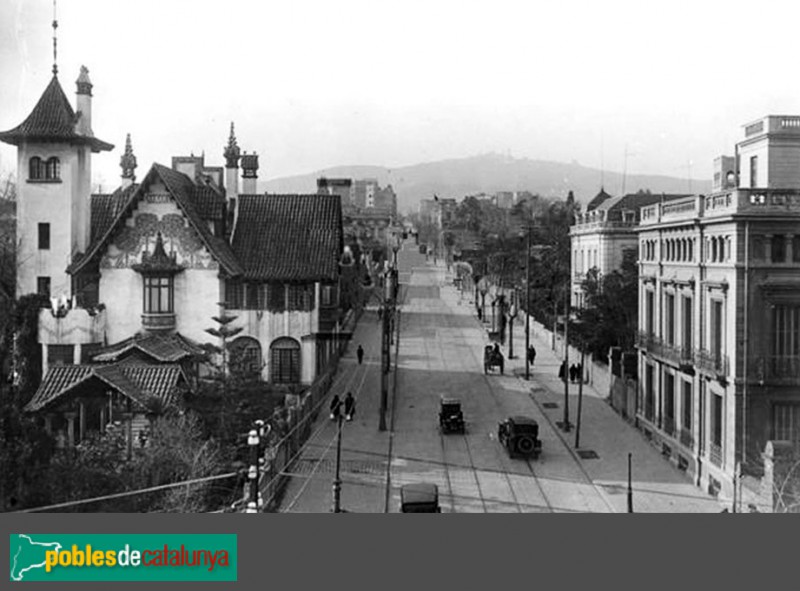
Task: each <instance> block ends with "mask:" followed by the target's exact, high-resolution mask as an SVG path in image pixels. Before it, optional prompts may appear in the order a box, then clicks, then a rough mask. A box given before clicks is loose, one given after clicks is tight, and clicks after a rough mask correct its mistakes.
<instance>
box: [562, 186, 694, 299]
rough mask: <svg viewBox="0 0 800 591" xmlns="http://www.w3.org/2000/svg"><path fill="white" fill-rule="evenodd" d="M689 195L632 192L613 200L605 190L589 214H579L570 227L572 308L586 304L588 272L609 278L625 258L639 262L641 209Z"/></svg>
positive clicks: (591, 206)
mask: <svg viewBox="0 0 800 591" xmlns="http://www.w3.org/2000/svg"><path fill="white" fill-rule="evenodd" d="M685 196H686V195H664V194H658V195H654V194H649V193H629V194H627V195H622V196H620V197H612V196H611V195H609V194H608V193H606V192H605V190H604V189H602V188H601V189H600V192H599V193H598V194H597V195H595V196H594V198H592V200H591V201H590V202H589V204H588V205H587V207H586V211H585V212H583V213H577V214H576V220H575V224H574V225H573V226H572V227H571V228H570V242H571V247H572V248H571V250H572V260H571V266H572V296H571V305H572V306H573V307H580V306H581V305H583V303H584V297H585V296H584V293H583V289H582V287H581V284H582V283H583V280H584V279H585V278H586V273H587V272H588V271H590V270H591V269H597V270H598V271H599V272H600V274H601V275H606V274H608V273H611V272H613V271H615V270H617V269H619V268H620V267H621V266H622V262H623V260H624V259H625V257H631V258H632V259H633V260H636V258H637V253H638V244H639V241H638V238H637V226H638V224H639V215H640V208H641V207H643V206H645V205H650V204H653V203H658V202H660V201H669V200H672V199H676V198H680V197H685Z"/></svg>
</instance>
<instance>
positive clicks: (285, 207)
mask: <svg viewBox="0 0 800 591" xmlns="http://www.w3.org/2000/svg"><path fill="white" fill-rule="evenodd" d="M232 246H233V252H234V253H235V254H236V256H237V257H238V258H239V261H241V263H242V266H243V267H244V276H245V278H246V279H251V280H257V281H308V280H311V281H318V280H334V279H336V277H337V276H338V263H339V256H340V255H341V252H342V247H343V237H342V207H341V199H340V197H339V195H318V194H315V195H240V196H239V212H238V215H237V221H236V228H235V230H234V234H233V243H232Z"/></svg>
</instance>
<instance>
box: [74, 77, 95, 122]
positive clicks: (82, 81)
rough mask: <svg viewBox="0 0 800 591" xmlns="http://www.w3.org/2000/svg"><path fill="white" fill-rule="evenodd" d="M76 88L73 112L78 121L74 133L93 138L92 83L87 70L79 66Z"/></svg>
mask: <svg viewBox="0 0 800 591" xmlns="http://www.w3.org/2000/svg"><path fill="white" fill-rule="evenodd" d="M75 84H76V85H77V87H78V90H77V95H78V97H77V100H76V107H75V111H76V114H77V115H78V121H77V122H76V123H75V132H76V133H77V134H78V135H83V136H87V137H93V136H94V133H93V132H92V81H91V80H89V70H88V69H87V68H86V66H81V73H80V75H79V76H78V79H77V80H76V81H75Z"/></svg>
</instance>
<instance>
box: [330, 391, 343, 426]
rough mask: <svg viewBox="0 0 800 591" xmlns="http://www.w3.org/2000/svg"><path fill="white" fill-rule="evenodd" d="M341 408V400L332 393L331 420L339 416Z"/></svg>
mask: <svg viewBox="0 0 800 591" xmlns="http://www.w3.org/2000/svg"><path fill="white" fill-rule="evenodd" d="M341 409H342V401H341V400H340V399H339V395H338V394H334V395H333V399H332V400H331V420H332V421H335V420H336V419H338V418H339V413H341Z"/></svg>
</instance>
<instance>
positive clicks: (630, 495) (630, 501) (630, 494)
mask: <svg viewBox="0 0 800 591" xmlns="http://www.w3.org/2000/svg"><path fill="white" fill-rule="evenodd" d="M632 456H633V454H631V453H629V454H628V513H633V486H632V485H631V457H632Z"/></svg>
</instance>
